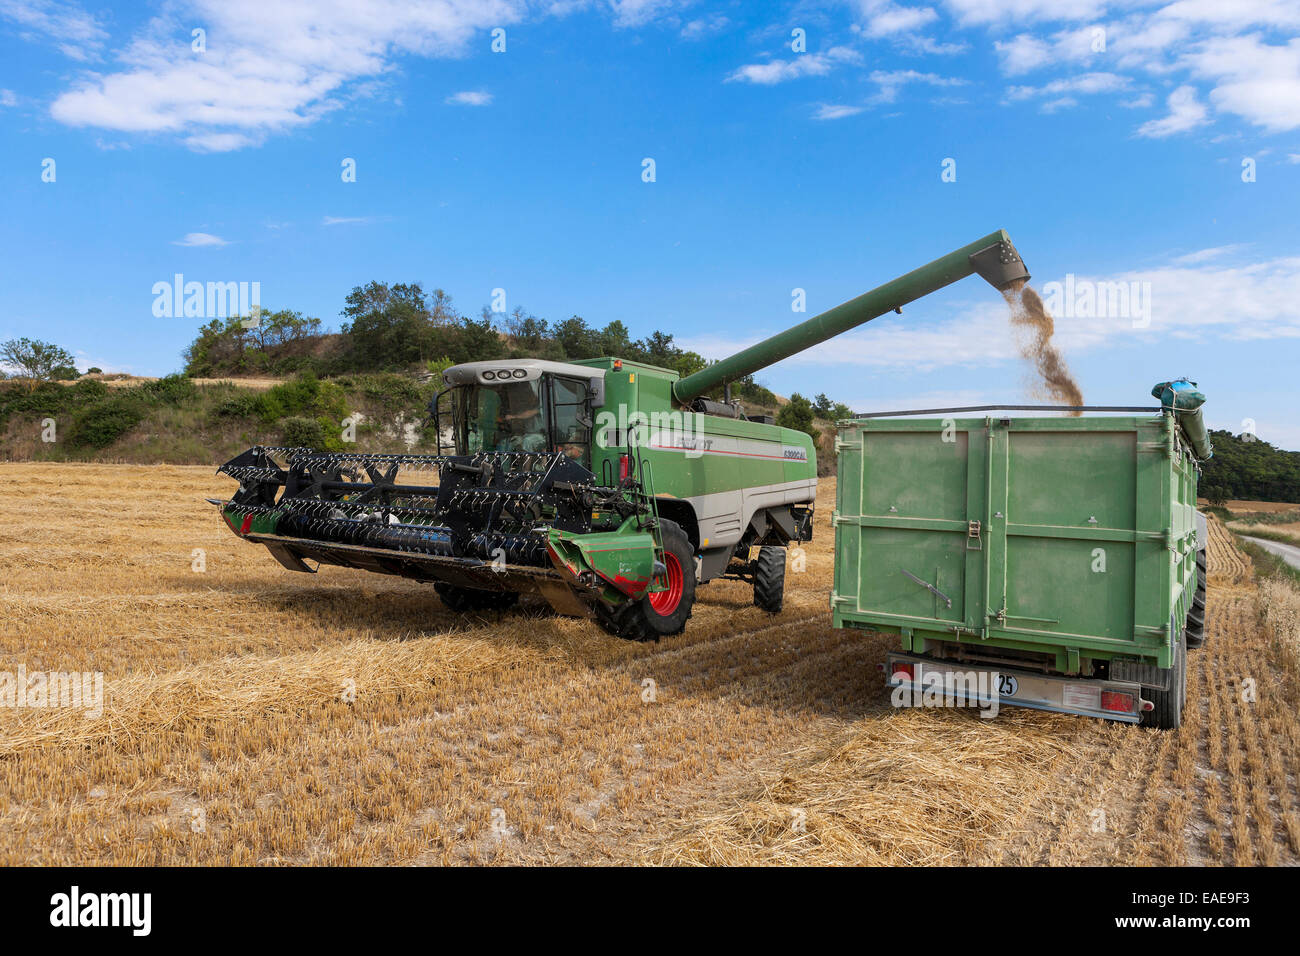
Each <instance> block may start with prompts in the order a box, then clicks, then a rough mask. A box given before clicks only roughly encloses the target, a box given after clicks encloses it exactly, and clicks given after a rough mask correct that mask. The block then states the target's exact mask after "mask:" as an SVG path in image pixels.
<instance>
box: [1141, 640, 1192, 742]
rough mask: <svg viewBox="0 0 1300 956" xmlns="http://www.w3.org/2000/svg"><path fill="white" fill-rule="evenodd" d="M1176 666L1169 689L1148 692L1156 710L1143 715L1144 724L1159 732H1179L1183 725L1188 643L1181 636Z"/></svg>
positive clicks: (1172, 669) (1171, 673) (1175, 661)
mask: <svg viewBox="0 0 1300 956" xmlns="http://www.w3.org/2000/svg"><path fill="white" fill-rule="evenodd" d="M1173 663H1174V666H1173V667H1171V668H1169V671H1170V673H1169V688H1168V689H1167V690H1148V691H1147V693H1149V694H1150V695H1151V702H1152V703H1153V704H1155V709H1154V710H1150V711H1148V712H1147V713H1145V714H1143V715H1142V723H1143V725H1144V726H1147V727H1155V728H1157V729H1159V730H1177V729H1178V728H1179V727H1180V726H1182V723H1183V704H1184V703H1185V702H1186V700H1187V642H1186V641H1185V640H1183V637H1182V635H1181V634H1179V637H1178V646H1177V647H1176V648H1174V662H1173Z"/></svg>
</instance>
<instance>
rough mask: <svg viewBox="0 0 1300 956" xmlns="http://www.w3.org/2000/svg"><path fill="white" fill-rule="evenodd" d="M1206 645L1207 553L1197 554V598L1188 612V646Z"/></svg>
mask: <svg viewBox="0 0 1300 956" xmlns="http://www.w3.org/2000/svg"><path fill="white" fill-rule="evenodd" d="M1204 643H1205V552H1204V551H1197V552H1196V596H1195V597H1193V598H1192V607H1191V610H1189V611H1188V612H1187V646H1188V647H1200V646H1201V645H1202V644H1204Z"/></svg>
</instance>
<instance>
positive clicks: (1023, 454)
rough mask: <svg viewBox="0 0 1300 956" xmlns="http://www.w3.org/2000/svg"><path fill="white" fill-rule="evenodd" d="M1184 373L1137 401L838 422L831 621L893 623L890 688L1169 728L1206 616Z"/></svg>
mask: <svg viewBox="0 0 1300 956" xmlns="http://www.w3.org/2000/svg"><path fill="white" fill-rule="evenodd" d="M1188 385H1189V383H1183V382H1178V383H1166V385H1165V386H1163V387H1164V388H1165V389H1166V391H1167V393H1168V394H1166V393H1161V394H1162V405H1161V407H1160V408H1158V409H1149V410H1145V411H1142V412H1141V413H1139V414H1131V413H1133V412H1138V411H1139V410H1138V409H1125V410H1123V411H1126V412H1129V413H1130V414H1107V415H1100V414H1096V415H1088V416H1085V417H1077V418H1066V417H1059V416H1051V417H1048V416H1037V417H1008V413H1007V412H1003V413H1002V414H986V415H983V416H980V417H957V416H959V415H963V414H967V413H968V412H967V410H960V409H941V410H931V411H933V412H934V414H935V415H937V416H940V417H926V418H910V417H897V416H896V415H894V416H881V417H871V416H868V417H863V418H859V419H854V420H852V421H846V422H841V423H840V424H839V433H838V436H837V442H836V448H837V451H838V486H837V489H836V508H835V514H834V517H833V525H834V529H835V584H834V590H833V592H832V594H831V609H832V612H833V617H834V624H835V626H836V627H854V628H869V629H872V630H877V631H885V632H888V633H893V634H898V635H899V636H900V638H901V650H900V651H898V652H896V653H891V654H890V655H889V658H888V660H887V662H886V665H885V667H886V673H887V675H888V678H889V680H890V682H891V684H892V685H893V686H894V687H896V688H902V690H903V692H904V693H903V694H902V696H901V699H902V700H904V701H906V700H909V699H910V700H914V701H916V700H920V699H921V697H920V695H921V693H922V692H923V691H925V690H927V689H929V690H932V691H935V692H936V699H942V700H947V701H948V702H952V695H951V694H950V693H948V694H944V693H941V692H942V691H943V690H944V689H945V688H946V690H947V691H948V692H951V691H952V689H953V687H954V686H959V689H962V690H963V691H969V693H967V694H965V698H966V701H967V702H968V703H970V704H979V705H980V706H986V705H991V704H993V705H995V704H997V703H1001V704H1011V705H1019V706H1026V707H1034V708H1039V709H1044V710H1054V711H1061V712H1065V713H1074V714H1083V715H1090V716H1095V717H1106V718H1110V719H1114V720H1120V721H1127V722H1130V723H1138V722H1143V723H1148V724H1153V725H1155V726H1159V727H1177V726H1178V724H1179V723H1180V720H1181V713H1182V707H1183V703H1184V700H1185V668H1186V649H1187V647H1188V646H1189V645H1190V646H1197V645H1199V644H1200V643H1201V642H1202V641H1203V640H1204V623H1205V561H1204V558H1205V550H1204V549H1205V544H1206V533H1205V523H1204V520H1205V519H1204V517H1203V516H1200V515H1199V514H1198V513H1197V511H1196V481H1197V474H1198V461H1199V460H1200V459H1201V458H1205V457H1208V455H1209V454H1210V450H1209V448H1208V445H1206V444H1205V443H1204V440H1203V439H1204V432H1203V429H1201V430H1200V431H1199V433H1198V428H1197V426H1199V425H1200V413H1199V402H1197V401H1195V400H1194V399H1189V398H1188V397H1187V396H1188V393H1189V392H1190V391H1191V390H1192V389H1191V388H1190V387H1185V386H1188ZM1161 387H1162V386H1158V387H1157V389H1158V390H1159V389H1160V388H1161ZM1196 396H1199V393H1196ZM1200 401H1203V397H1201V398H1200ZM904 414H907V413H904ZM908 692H914V693H912V694H910V695H909V693H908ZM898 699H899V698H897V697H896V702H897V700H898Z"/></svg>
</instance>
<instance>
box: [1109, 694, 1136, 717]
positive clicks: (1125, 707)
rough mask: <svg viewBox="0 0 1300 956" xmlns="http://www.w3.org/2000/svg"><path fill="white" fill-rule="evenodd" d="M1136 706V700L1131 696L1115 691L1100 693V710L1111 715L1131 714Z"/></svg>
mask: <svg viewBox="0 0 1300 956" xmlns="http://www.w3.org/2000/svg"><path fill="white" fill-rule="evenodd" d="M1136 706H1137V700H1136V699H1135V698H1134V696H1133V695H1132V694H1125V693H1122V692H1120V691H1117V690H1103V691H1102V692H1101V709H1102V710H1108V711H1110V712H1111V713H1112V714H1131V713H1133V712H1134V710H1135V709H1136Z"/></svg>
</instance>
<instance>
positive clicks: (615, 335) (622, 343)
mask: <svg viewBox="0 0 1300 956" xmlns="http://www.w3.org/2000/svg"><path fill="white" fill-rule="evenodd" d="M597 348H598V350H599V352H600V354H601V355H607V356H609V357H610V358H623V357H625V356H627V355H630V354H631V352H632V334H631V333H630V332H628V330H627V326H626V325H624V324H623V323H622V322H620V321H619V320H618V319H615V320H614V321H613V322H611V323H609V325H607V326H605V327H604V328H603V329H601V330H600V335H599V337H598V346H597Z"/></svg>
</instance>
